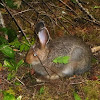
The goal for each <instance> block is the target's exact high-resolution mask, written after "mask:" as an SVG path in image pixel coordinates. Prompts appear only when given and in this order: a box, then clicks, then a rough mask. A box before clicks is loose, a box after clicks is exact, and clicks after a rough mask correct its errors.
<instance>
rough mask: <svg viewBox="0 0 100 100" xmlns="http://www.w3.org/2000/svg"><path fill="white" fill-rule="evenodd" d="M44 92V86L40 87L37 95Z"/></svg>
mask: <svg viewBox="0 0 100 100" xmlns="http://www.w3.org/2000/svg"><path fill="white" fill-rule="evenodd" d="M44 90H45V88H44V86H43V87H41V88H40V91H39V94H43V93H44Z"/></svg>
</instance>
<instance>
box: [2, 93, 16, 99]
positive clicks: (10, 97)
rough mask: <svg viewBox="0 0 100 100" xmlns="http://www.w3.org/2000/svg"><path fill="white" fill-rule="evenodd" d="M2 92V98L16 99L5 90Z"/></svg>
mask: <svg viewBox="0 0 100 100" xmlns="http://www.w3.org/2000/svg"><path fill="white" fill-rule="evenodd" d="M3 94H4V98H3V100H16V99H15V96H14V95H12V94H9V93H7V92H4V93H3Z"/></svg>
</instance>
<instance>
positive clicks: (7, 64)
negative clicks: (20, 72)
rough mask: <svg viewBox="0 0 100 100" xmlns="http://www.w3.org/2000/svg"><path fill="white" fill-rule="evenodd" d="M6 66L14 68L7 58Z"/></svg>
mask: <svg viewBox="0 0 100 100" xmlns="http://www.w3.org/2000/svg"><path fill="white" fill-rule="evenodd" d="M4 67H8V68H13V66H12V64H11V63H10V62H9V61H7V60H4Z"/></svg>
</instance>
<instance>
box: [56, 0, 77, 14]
mask: <svg viewBox="0 0 100 100" xmlns="http://www.w3.org/2000/svg"><path fill="white" fill-rule="evenodd" d="M58 1H59V2H61V3H62V4H63V5H65V7H66V8H68V9H69V10H70V11H71V12H72V13H73V14H74V15H76V16H77V13H76V12H75V11H74V10H73V9H72V8H71V7H69V6H68V5H67V4H65V3H64V2H63V1H62V0H58Z"/></svg>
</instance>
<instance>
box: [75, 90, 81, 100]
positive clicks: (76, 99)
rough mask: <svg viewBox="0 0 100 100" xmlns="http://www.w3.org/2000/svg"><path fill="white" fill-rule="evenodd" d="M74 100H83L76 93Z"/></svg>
mask: <svg viewBox="0 0 100 100" xmlns="http://www.w3.org/2000/svg"><path fill="white" fill-rule="evenodd" d="M74 99H75V100H82V99H81V98H80V96H79V95H78V94H77V93H76V92H74Z"/></svg>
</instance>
